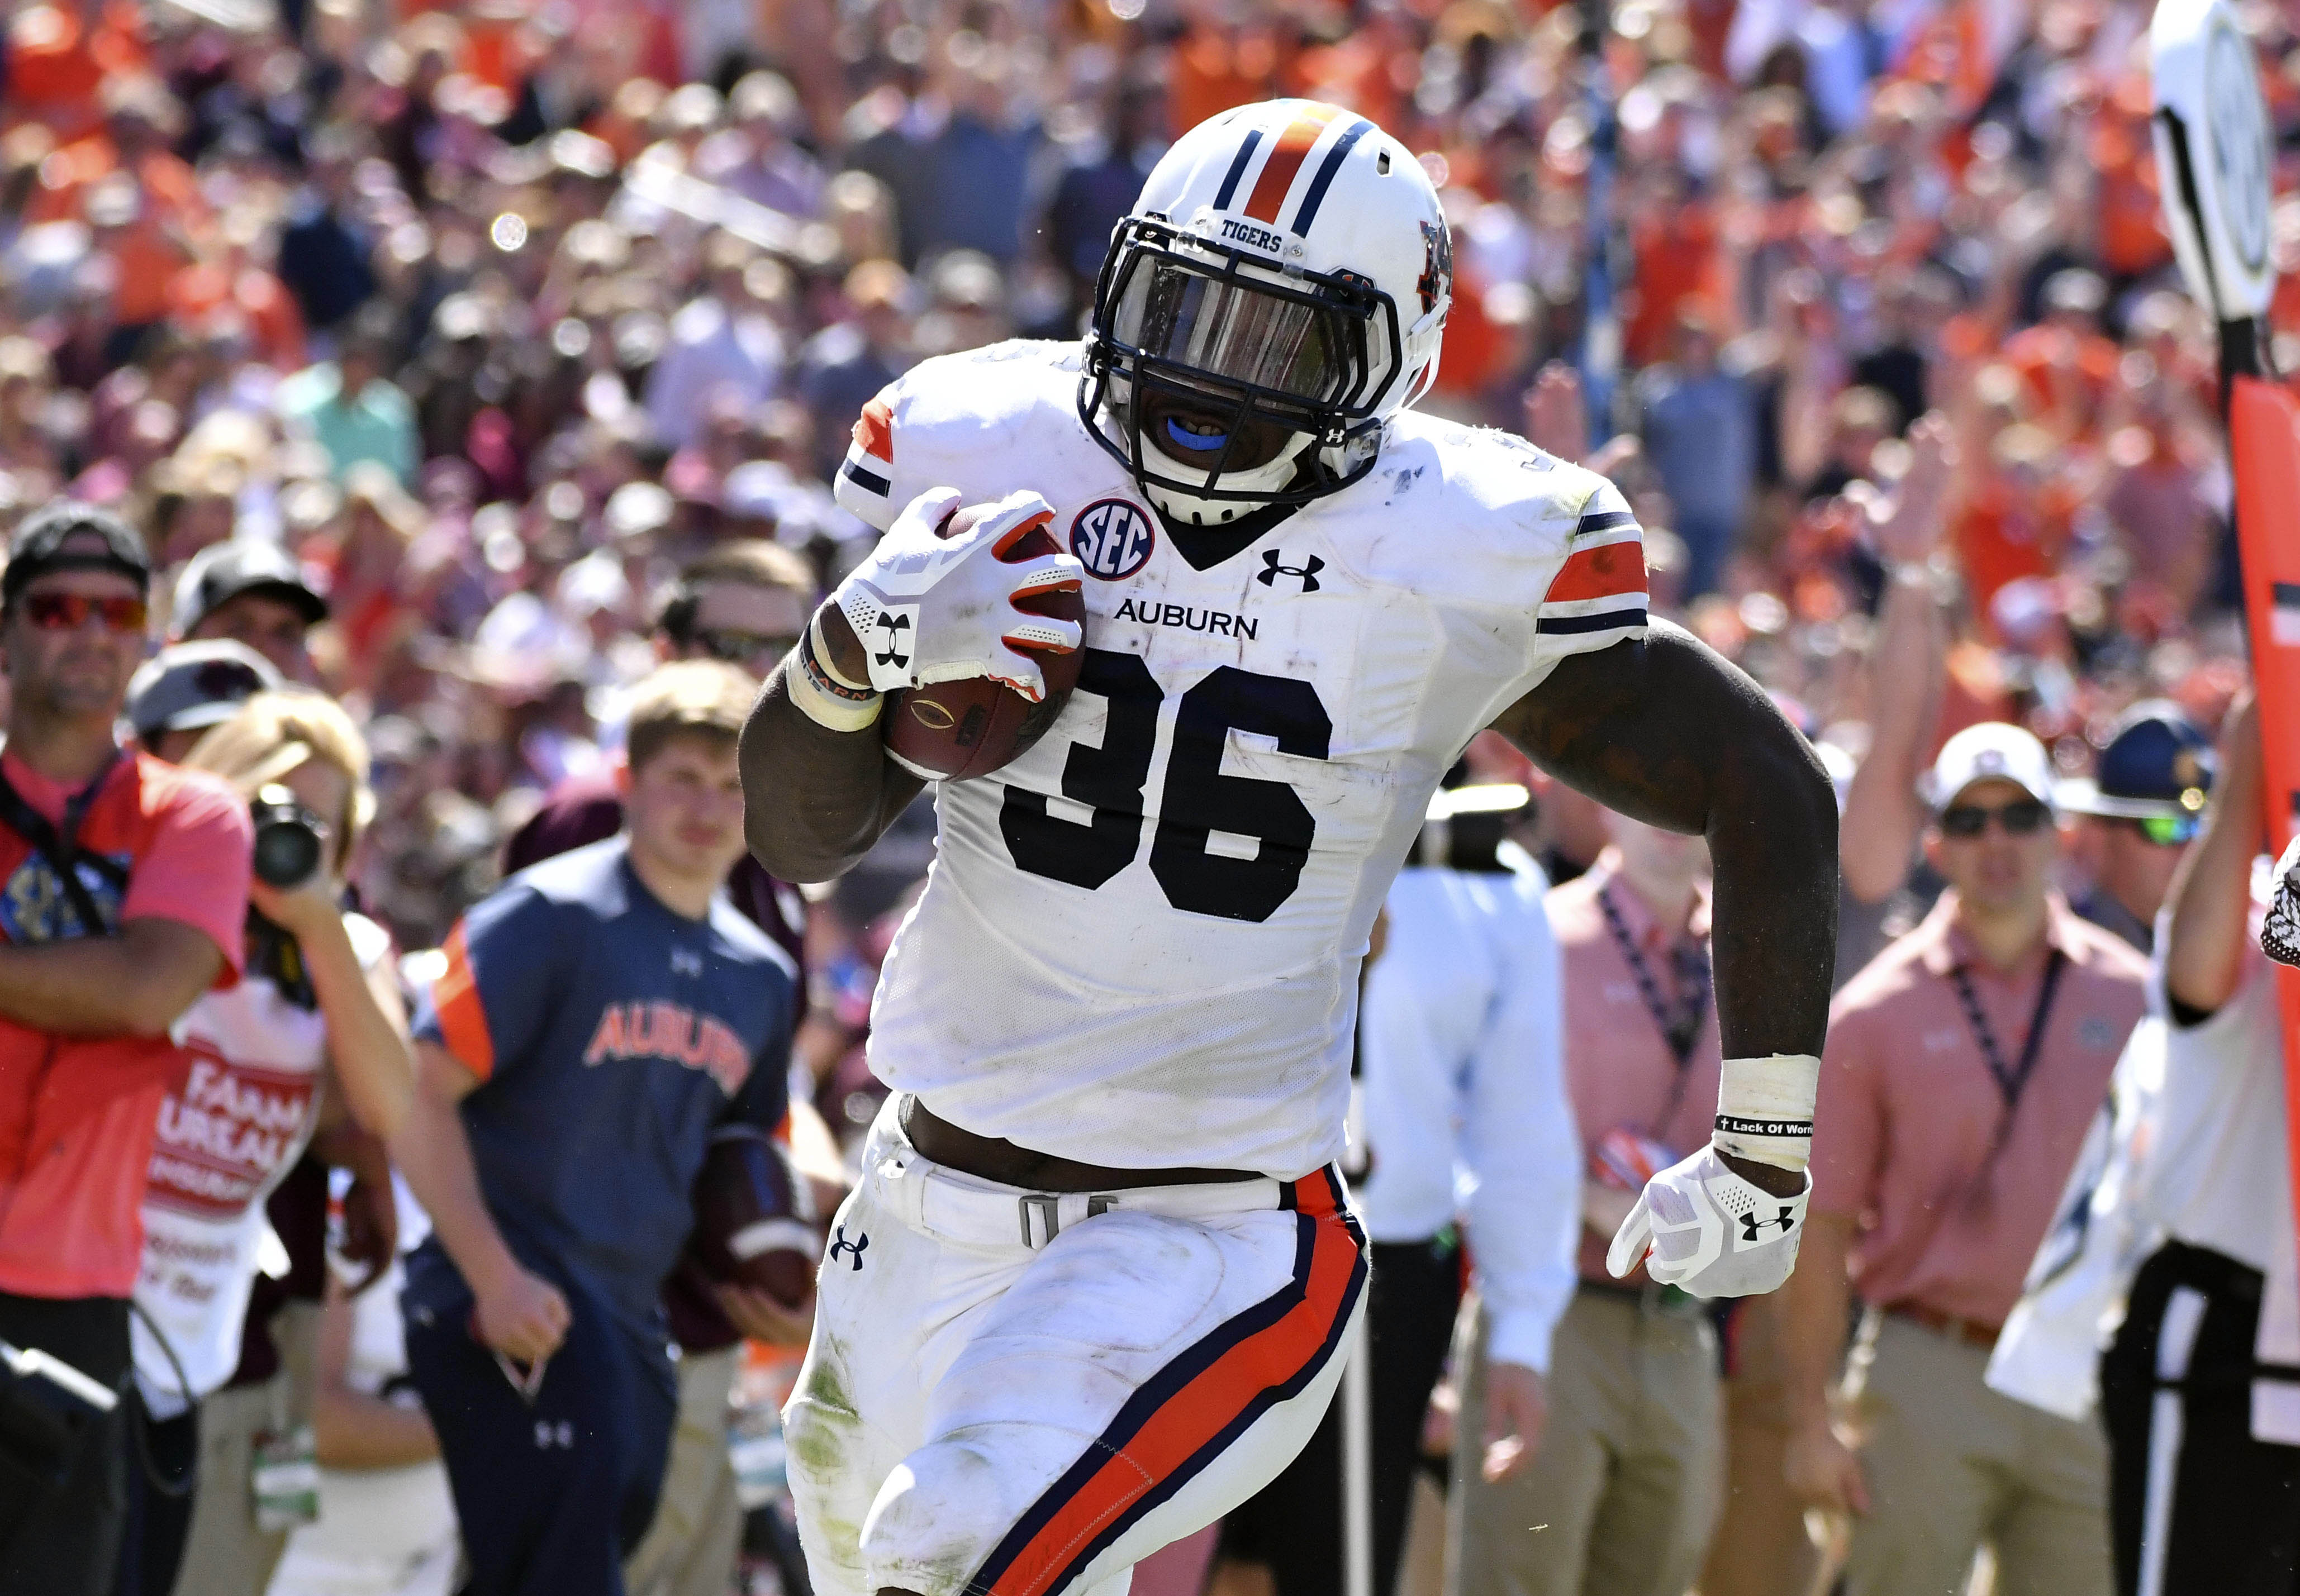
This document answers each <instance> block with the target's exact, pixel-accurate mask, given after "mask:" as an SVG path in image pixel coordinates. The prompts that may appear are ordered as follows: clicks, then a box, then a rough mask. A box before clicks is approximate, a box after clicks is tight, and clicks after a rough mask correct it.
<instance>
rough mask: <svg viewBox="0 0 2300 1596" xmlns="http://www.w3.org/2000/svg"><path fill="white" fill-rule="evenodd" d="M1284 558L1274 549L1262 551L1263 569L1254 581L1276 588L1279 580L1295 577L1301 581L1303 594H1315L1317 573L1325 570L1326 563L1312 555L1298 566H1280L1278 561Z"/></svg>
mask: <svg viewBox="0 0 2300 1596" xmlns="http://www.w3.org/2000/svg"><path fill="white" fill-rule="evenodd" d="M1284 558H1285V555H1283V554H1281V553H1279V552H1278V551H1277V550H1276V549H1264V550H1263V551H1262V563H1263V571H1262V573H1261V575H1259V576H1257V577H1255V578H1254V580H1255V581H1257V582H1259V583H1261V584H1262V585H1263V586H1264V587H1275V586H1278V578H1280V577H1296V578H1300V579H1301V583H1302V591H1303V592H1304V593H1315V592H1317V591H1318V573H1319V572H1320V571H1321V570H1323V569H1326V562H1325V561H1323V560H1321V559H1319V558H1318V556H1317V555H1315V554H1313V555H1311V556H1310V558H1309V559H1308V560H1306V561H1304V562H1303V563H1301V564H1300V565H1280V564H1279V561H1280V560H1283V559H1284Z"/></svg>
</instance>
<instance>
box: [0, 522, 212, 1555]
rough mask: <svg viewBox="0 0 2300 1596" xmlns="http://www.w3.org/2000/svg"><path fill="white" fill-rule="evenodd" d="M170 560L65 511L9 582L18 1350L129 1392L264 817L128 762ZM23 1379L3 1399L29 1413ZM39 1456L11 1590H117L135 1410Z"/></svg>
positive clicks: (4, 606)
mask: <svg viewBox="0 0 2300 1596" xmlns="http://www.w3.org/2000/svg"><path fill="white" fill-rule="evenodd" d="M150 584H151V567H150V563H149V561H148V557H147V556H146V551H145V547H144V543H143V540H142V539H141V538H140V537H138V536H137V534H136V533H135V532H134V531H133V530H131V529H130V528H129V527H128V526H127V525H126V524H125V523H123V522H121V520H119V519H118V518H117V517H115V516H112V515H111V514H109V513H108V512H106V511H101V510H97V509H96V508H94V507H92V506H89V505H86V504H79V503H71V502H70V501H59V502H58V503H54V504H52V505H50V506H49V507H47V508H46V509H45V510H42V511H37V513H35V514H34V515H32V516H31V517H29V519H27V520H25V521H24V523H23V524H22V525H21V526H20V527H19V528H17V530H16V534H15V536H14V537H13V538H12V540H11V542H10V545H9V553H8V564H7V569H6V570H5V572H4V573H0V660H4V663H5V666H6V670H7V676H8V686H9V694H8V709H7V744H6V750H5V752H4V753H0V778H4V780H0V1341H4V1342H9V1343H10V1344H12V1345H13V1346H15V1347H18V1348H37V1349H39V1350H42V1351H46V1352H48V1353H49V1354H50V1355H52V1356H53V1357H54V1358H56V1359H60V1360H61V1361H63V1363H66V1364H68V1365H70V1366H71V1367H74V1368H76V1369H78V1370H79V1371H80V1372H81V1373H82V1374H84V1375H86V1376H87V1377H88V1378H89V1379H91V1380H93V1381H94V1382H96V1384H97V1385H98V1386H101V1387H103V1388H104V1390H106V1391H107V1392H114V1393H116V1392H119V1391H120V1390H121V1386H122V1384H123V1381H124V1377H125V1376H126V1374H127V1372H128V1367H129V1337H128V1299H129V1295H130V1293H132V1292H133V1291H134V1289H135V1285H136V1276H137V1266H138V1264H139V1262H140V1260H141V1258H142V1253H143V1247H144V1229H143V1220H142V1207H143V1201H144V1188H145V1179H146V1170H147V1168H148V1167H149V1165H150V1162H151V1159H152V1149H153V1137H154V1128H155V1126H157V1124H158V1122H159V1111H160V1101H161V1098H162V1096H163V1095H164V1094H165V1093H166V1091H167V1089H168V1087H169V1085H170V1084H171V1081H172V1080H174V1079H176V1078H179V1075H180V1071H181V1069H182V1067H183V1061H182V1054H181V1053H180V1052H179V1051H178V1050H177V1049H176V1047H175V1045H174V1044H173V1043H171V1041H170V1040H169V1035H168V1032H169V1027H171V1025H173V1024H174V1023H175V1021H176V1019H177V1018H179V1016H180V1015H181V1014H182V1013H183V1012H184V1010H186V1009H187V1008H188V1007H190V1005H191V1004H192V1002H194V1000H196V998H197V997H198V996H199V995H200V994H201V993H204V992H205V991H207V990H208V989H209V988H210V987H211V986H215V985H230V984H231V983H232V982H233V981H234V980H236V979H237V976H238V971H239V966H240V960H241V958H242V952H243V948H244V945H245V939H244V937H243V935H242V926H243V922H244V921H245V920H246V915H247V885H248V858H249V852H250V850H251V848H252V846H253V836H252V828H251V826H250V823H249V819H248V813H247V806H246V804H245V803H244V802H241V801H240V799H239V797H238V795H237V794H235V793H234V792H233V791H232V789H231V788H230V787H229V786H225V785H224V784H223V783H221V782H220V781H217V780H215V779H214V778H213V777H207V776H203V775H199V774H197V773H195V772H191V771H186V770H181V769H177V768H175V767H173V766H171V765H166V764H162V762H160V761H157V760H154V759H152V758H150V757H148V756H146V755H144V754H140V753H130V752H126V751H124V750H122V749H121V747H120V745H119V744H118V743H117V741H116V740H115V734H114V731H113V727H114V723H115V722H116V721H117V720H118V719H119V718H120V714H121V707H122V705H123V704H124V702H126V699H127V696H128V683H129V677H130V676H131V675H133V673H134V672H135V669H136V667H137V662H138V661H141V660H142V659H143V657H144V649H145V641H146V594H147V592H148V589H149V586H150ZM23 1395H24V1391H23V1388H22V1387H21V1386H19V1387H17V1388H15V1389H13V1390H12V1391H7V1392H0V1401H21V1399H22V1397H23ZM87 1411H88V1412H89V1415H90V1417H89V1418H88V1421H87V1424H86V1425H85V1426H84V1427H82V1428H81V1429H79V1431H78V1433H77V1434H76V1435H75V1436H73V1437H72V1438H71V1439H70V1440H68V1441H66V1442H63V1444H62V1445H61V1446H59V1447H57V1448H55V1449H54V1450H52V1451H43V1450H42V1449H38V1448H33V1449H31V1450H30V1451H27V1449H26V1448H25V1447H24V1445H23V1441H24V1435H23V1433H22V1432H21V1430H12V1429H10V1428H7V1427H0V1593H4V1596H18V1593H19V1592H21V1593H23V1596H32V1593H33V1592H37V1593H38V1596H80V1593H81V1592H93V1591H97V1590H104V1589H108V1588H109V1587H110V1581H111V1576H112V1567H113V1562H112V1559H113V1558H114V1556H115V1555H116V1550H117V1545H118V1538H119V1534H120V1529H121V1510H122V1506H123V1501H124V1496H123V1491H124V1484H125V1474H124V1472H123V1470H124V1467H125V1459H126V1456H127V1454H126V1452H125V1451H124V1450H123V1448H122V1446H121V1429H120V1414H121V1409H120V1408H119V1407H118V1406H116V1405H115V1406H113V1407H112V1408H111V1409H108V1410H105V1409H101V1405H100V1404H98V1405H97V1406H96V1408H94V1409H88V1410H87Z"/></svg>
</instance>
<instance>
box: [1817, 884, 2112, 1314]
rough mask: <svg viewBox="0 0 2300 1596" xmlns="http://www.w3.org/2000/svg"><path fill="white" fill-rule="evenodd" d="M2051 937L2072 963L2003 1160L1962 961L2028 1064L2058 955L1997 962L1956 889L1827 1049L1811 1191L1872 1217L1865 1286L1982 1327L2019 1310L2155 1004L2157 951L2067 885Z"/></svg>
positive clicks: (1853, 993) (1854, 986)
mask: <svg viewBox="0 0 2300 1596" xmlns="http://www.w3.org/2000/svg"><path fill="white" fill-rule="evenodd" d="M2046 943H2047V944H2048V945H2049V946H2051V947H2057V948H2058V949H2060V951H2061V952H2062V953H2063V955H2064V956H2065V957H2066V959H2067V960H2068V962H2067V964H2066V965H2065V966H2064V967H2063V969H2062V972H2061V979H2060V987H2059V991H2058V993H2056V994H2055V996H2054V1001H2053V1007H2052V1011H2051V1013H2050V1015H2049V1016H2048V1017H2047V1018H2046V1027H2045V1037H2044V1041H2043V1043H2042V1044H2041V1045H2040V1047H2039V1048H2038V1054H2037V1062H2036V1067H2035V1068H2034V1069H2033V1070H2032V1071H2031V1072H2030V1074H2029V1078H2028V1083H2027V1085H2026V1086H2025V1088H2024V1089H2023V1090H2022V1092H2021V1101H2020V1107H2019V1109H2018V1110H2016V1111H2015V1112H2014V1113H2013V1118H2012V1121H2011V1123H2010V1124H2009V1125H2008V1126H2005V1128H2004V1142H2003V1144H2002V1146H2001V1147H1997V1148H1996V1152H1995V1156H1994V1157H1993V1158H1992V1157H1991V1147H1992V1144H1994V1143H1995V1142H1996V1136H1997V1133H1998V1124H1999V1121H2000V1120H2001V1119H2002V1118H2003V1117H2004V1094H2003V1093H2002V1092H2001V1091H2000V1090H1999V1089H1998V1087H1997V1084H1996V1078H1995V1076H1993V1075H1991V1073H1990V1071H1989V1068H1988V1060H1987V1057H1986V1055H1985V1054H1984V1053H1983V1052H1982V1051H1981V1047H1980V1043H1979V1041H1978V1040H1977V1038H1976V1036H1975V1034H1974V1030H1973V1027H1972V1023H1971V1019H1970V1018H1968V1016H1967V1013H1966V1010H1965V1006H1964V1002H1963V999H1962V997H1961V996H1960V995H1959V993H1958V992H1957V988H1956V985H1955V982H1954V979H1953V977H1952V975H1951V972H1952V971H1953V970H1955V969H1958V968H1963V970H1964V971H1965V973H1966V976H1967V978H1968V979H1969V980H1970V981H1971V985H1972V991H1973V996H1974V998H1975V999H1976V1001H1977V1002H1979V1006H1980V1010H1981V1013H1982V1016H1983V1017H1984V1018H1986V1020H1987V1021H1988V1027H1989V1029H1990V1030H1991V1031H1992V1032H1993V1034H1994V1035H1995V1036H1996V1046H1997V1051H1998V1052H1999V1054H2000V1055H2001V1056H2002V1058H2003V1060H2004V1063H2005V1064H2006V1066H2007V1067H2017V1066H2018V1064H2019V1062H2020V1057H2021V1046H2022V1044H2023V1043H2024V1042H2025V1041H2026V1040H2027V1038H2028V1034H2029V1021H2030V1018H2031V1017H2032V1016H2033V1015H2034V1014H2035V1012H2036V1009H2037V994H2038V990H2039V988H2040V986H2041V985H2042V983H2043V980H2044V976H2045V966H2046V958H2047V954H2046V952H2045V951H2044V950H2042V949H2040V950H2038V952H2037V953H2036V954H2035V955H2034V956H2033V957H2031V958H2030V959H2029V960H2027V961H2026V962H2025V963H2024V964H2023V965H2022V966H2021V968H2019V969H2017V970H2014V971H2013V972H2011V973H2010V974H2005V973H2003V972H2000V971H1998V970H1996V969H1994V968H1991V967H1989V966H1988V965H1987V964H1984V963H1982V962H1981V961H1980V960H1979V959H1978V958H1977V957H1976V956H1975V954H1974V952H1973V951H1972V947H1971V943H1969V942H1968V941H1967V940H1966V938H1965V936H1964V935H1963V932H1962V931H1961V930H1960V929H1959V928H1958V927H1957V925H1956V894H1955V893H1954V892H1949V893H1946V894H1943V895H1942V897H1941V901H1940V902H1939V903H1938V905H1936V906H1935V908H1934V910H1933V911H1932V913H1931V914H1929V915H1928V916H1926V917H1925V920H1924V923H1923V924H1922V925H1921V926H1919V927H1917V928H1916V929H1915V930H1913V931H1912V932H1910V933H1909V934H1908V935H1906V936H1904V937H1902V938H1901V939H1900V940H1899V941H1898V942H1896V943H1893V944H1892V945H1891V946H1890V947H1888V948H1887V949H1886V950H1885V951H1884V952H1882V953H1880V954H1879V955H1878V956H1877V958H1876V960H1875V961H1874V962H1873V963H1871V965H1870V966H1869V968H1866V969H1864V970H1863V971H1862V972H1861V973H1860V974H1859V975H1857V976H1855V977H1853V979H1852V980H1851V981H1850V982H1848V983H1846V986H1845V988H1844V990H1843V991H1841V992H1839V993H1838V994H1837V1001H1836V1003H1835V1004H1834V1006H1833V1007H1832V1009H1831V1010H1830V1014H1829V1042H1828V1045H1827V1046H1826V1047H1825V1048H1824V1049H1823V1051H1822V1055H1821V1106H1820V1110H1819V1113H1818V1115H1817V1117H1816V1118H1815V1122H1814V1126H1813V1208H1814V1209H1815V1210H1816V1211H1818V1212H1827V1213H1832V1214H1849V1215H1853V1216H1854V1217H1855V1218H1857V1220H1858V1222H1859V1226H1860V1230H1859V1234H1858V1236H1857V1239H1856V1240H1855V1242H1854V1250H1853V1259H1852V1274H1853V1285H1854V1290H1855V1291H1856V1292H1858V1293H1860V1295H1861V1297H1862V1299H1863V1301H1868V1302H1871V1303H1873V1304H1875V1305H1877V1306H1879V1307H1883V1308H1893V1307H1899V1306H1917V1307H1922V1308H1927V1309H1931V1310H1932V1311H1934V1312H1936V1313H1940V1314H1947V1315H1951V1316H1953V1317H1955V1318H1963V1319H1968V1320H1971V1321H1972V1322H1973V1323H1975V1324H1979V1325H1984V1326H1996V1325H2001V1324H2003V1323H2004V1316H2005V1315H2006V1314H2008V1313H2010V1312H2012V1311H2013V1301H2014V1300H2015V1299H2016V1298H2018V1297H2019V1296H2020V1294H2021V1277H2022V1276H2024V1275H2026V1274H2027V1273H2028V1269H2029V1259H2031V1258H2032V1257H2034V1256H2035V1254H2036V1251H2037V1243H2038V1242H2040V1241H2042V1240H2043V1239H2044V1234H2045V1227H2046V1225H2048V1224H2049V1223H2050V1222H2051V1220H2052V1216H2053V1206H2054V1203H2055V1202H2056V1201H2058V1200H2059V1197H2060V1193H2061V1186H2062V1183H2063V1182H2064V1181H2065V1180H2067V1178H2068V1174H2069V1169H2070V1168H2071V1166H2072V1165H2073V1164H2074V1163H2075V1162H2076V1157H2077V1152H2078V1150H2079V1147H2080V1146H2081V1145H2082V1144H2083V1142H2084V1136H2085V1129H2086V1127H2087V1126H2088V1125H2090V1124H2091V1122H2092V1118H2093V1115H2094V1113H2095V1112H2096V1110H2098V1109H2099V1107H2100V1103H2101V1097H2102V1094H2103V1093H2105V1092H2106V1091H2107V1089H2108V1076H2109V1072H2110V1071H2111V1070H2112V1069H2113V1068H2115V1065H2116V1060H2117V1055H2118V1054H2119V1053H2120V1052H2122V1051H2123V1048H2124V1039H2125V1037H2126V1035H2129V1033H2130V1031H2131V1029H2132V1027H2133V1026H2134V1025H2135V1023H2137V1022H2138V1020H2139V1018H2140V1017H2141V1013H2142V1011H2143V1010H2144V1009H2145V1008H2146V999H2145V997H2144V995H2143V993H2144V984H2145V982H2146V977H2147V972H2148V963H2147V960H2145V959H2143V958H2142V957H2141V956H2140V955H2139V954H2138V953H2137V952H2134V951H2133V950H2132V949H2131V948H2130V947H2129V946H2127V945H2126V944H2125V943H2123V942H2121V940H2119V939H2118V938H2116V937H2114V936H2112V935H2109V934H2108V933H2107V932H2105V931H2103V930H2101V929H2099V928H2098V927H2096V926H2092V925H2090V924H2088V923H2087V922H2086V921H2084V920H2081V919H2078V918H2077V917H2076V916H2075V915H2073V914H2071V913H2070V912H2069V908H2068V905H2067V904H2066V903H2063V902H2061V900H2060V899H2059V898H2057V897H2055V898H2054V899H2053V901H2052V904H2051V908H2050V910H2049V918H2048V919H2047V921H2046Z"/></svg>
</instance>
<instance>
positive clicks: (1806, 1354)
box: [1779, 1213, 1853, 1429]
mask: <svg viewBox="0 0 2300 1596" xmlns="http://www.w3.org/2000/svg"><path fill="white" fill-rule="evenodd" d="M1852 1248H1853V1221H1852V1220H1851V1219H1849V1218H1846V1217H1845V1216H1844V1215H1842V1214H1821V1213H1816V1214H1813V1215H1811V1216H1809V1217H1808V1218H1807V1219H1806V1221H1805V1230H1804V1241H1803V1242H1802V1243H1799V1246H1798V1252H1797V1266H1796V1272H1795V1273H1793V1274H1792V1275H1790V1276H1789V1277H1788V1284H1785V1285H1783V1286H1782V1287H1781V1289H1780V1296H1779V1313H1780V1319H1781V1358H1782V1361H1783V1363H1784V1364H1785V1365H1786V1366H1787V1373H1788V1408H1789V1424H1790V1426H1791V1427H1792V1428H1793V1429H1796V1428H1804V1427H1807V1426H1821V1425H1825V1424H1827V1423H1828V1422H1829V1392H1830V1391H1831V1389H1832V1388H1833V1387H1834V1386H1835V1384H1836V1383H1837V1374H1838V1364H1839V1363H1840V1362H1841V1361H1842V1360H1843V1359H1844V1356H1845V1316H1846V1311H1847V1309H1849V1307H1850V1306H1851V1290H1850V1287H1849V1286H1848V1285H1847V1284H1846V1276H1845V1266H1846V1257H1847V1255H1848V1254H1849V1253H1850V1252H1851V1251H1852Z"/></svg>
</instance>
